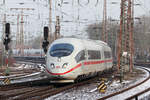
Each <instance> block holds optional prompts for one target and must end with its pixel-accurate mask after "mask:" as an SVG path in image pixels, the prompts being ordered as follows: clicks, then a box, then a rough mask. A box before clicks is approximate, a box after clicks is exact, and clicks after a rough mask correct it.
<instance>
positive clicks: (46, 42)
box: [42, 40, 49, 54]
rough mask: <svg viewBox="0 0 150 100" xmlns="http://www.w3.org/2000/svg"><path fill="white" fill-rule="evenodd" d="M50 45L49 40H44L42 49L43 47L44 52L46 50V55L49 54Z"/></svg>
mask: <svg viewBox="0 0 150 100" xmlns="http://www.w3.org/2000/svg"><path fill="white" fill-rule="evenodd" d="M48 45H49V42H48V41H47V40H44V41H43V43H42V47H43V50H44V53H45V54H46V53H47V47H48Z"/></svg>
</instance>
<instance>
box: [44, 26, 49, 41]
mask: <svg viewBox="0 0 150 100" xmlns="http://www.w3.org/2000/svg"><path fill="white" fill-rule="evenodd" d="M48 32H49V30H48V27H44V39H45V40H47V38H48Z"/></svg>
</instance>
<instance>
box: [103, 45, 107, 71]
mask: <svg viewBox="0 0 150 100" xmlns="http://www.w3.org/2000/svg"><path fill="white" fill-rule="evenodd" d="M106 60H107V57H106V50H105V48H103V61H104V63H103V66H104V69H107V62H106Z"/></svg>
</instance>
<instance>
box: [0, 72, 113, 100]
mask: <svg viewBox="0 0 150 100" xmlns="http://www.w3.org/2000/svg"><path fill="white" fill-rule="evenodd" d="M110 73H111V72H110ZM110 73H108V74H106V73H105V74H104V75H101V76H102V77H104V76H105V77H110ZM45 81H47V83H46V82H45V83H43V85H42V84H41V83H40V82H42V80H41V81H40V80H39V81H33V82H26V83H19V84H11V85H6V86H4V87H1V88H0V99H2V100H43V99H45V98H48V97H50V96H52V95H55V94H58V93H61V92H63V91H65V90H68V89H71V88H74V87H78V86H82V85H86V84H90V83H93V82H97V81H99V77H95V78H90V79H87V80H84V81H80V82H78V83H74V84H63V85H61V84H52V83H49V82H48V79H47V80H46V79H45Z"/></svg>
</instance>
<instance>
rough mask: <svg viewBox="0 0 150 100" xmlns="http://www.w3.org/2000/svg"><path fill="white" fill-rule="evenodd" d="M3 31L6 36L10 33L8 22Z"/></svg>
mask: <svg viewBox="0 0 150 100" xmlns="http://www.w3.org/2000/svg"><path fill="white" fill-rule="evenodd" d="M5 33H6V36H7V37H8V36H9V34H10V24H9V23H6V24H5Z"/></svg>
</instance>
